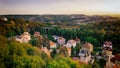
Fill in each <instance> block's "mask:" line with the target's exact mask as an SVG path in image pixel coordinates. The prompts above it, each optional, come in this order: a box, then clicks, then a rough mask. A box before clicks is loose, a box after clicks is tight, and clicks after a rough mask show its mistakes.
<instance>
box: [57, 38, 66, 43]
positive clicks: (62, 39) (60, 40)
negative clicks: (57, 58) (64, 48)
mask: <svg viewBox="0 0 120 68" xmlns="http://www.w3.org/2000/svg"><path fill="white" fill-rule="evenodd" d="M57 43H58V44H60V45H62V44H65V38H63V37H58V39H57Z"/></svg>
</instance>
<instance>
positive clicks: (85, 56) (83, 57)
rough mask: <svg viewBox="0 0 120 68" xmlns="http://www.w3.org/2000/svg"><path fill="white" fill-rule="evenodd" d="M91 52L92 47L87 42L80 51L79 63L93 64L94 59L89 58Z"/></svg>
mask: <svg viewBox="0 0 120 68" xmlns="http://www.w3.org/2000/svg"><path fill="white" fill-rule="evenodd" d="M92 51H93V45H92V44H91V43H89V42H86V43H85V44H84V45H83V46H82V48H81V49H80V52H79V56H80V61H81V62H84V63H88V62H89V63H91V64H92V63H93V62H94V59H93V58H91V52H92Z"/></svg>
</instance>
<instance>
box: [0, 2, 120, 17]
mask: <svg viewBox="0 0 120 68" xmlns="http://www.w3.org/2000/svg"><path fill="white" fill-rule="evenodd" d="M0 14H1V15H2V14H89V15H93V14H100V15H101V14H103V15H104V14H120V0H0Z"/></svg>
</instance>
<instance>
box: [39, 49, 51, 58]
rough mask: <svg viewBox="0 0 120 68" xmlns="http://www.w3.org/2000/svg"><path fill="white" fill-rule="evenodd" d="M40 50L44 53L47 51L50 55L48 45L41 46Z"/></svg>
mask: <svg viewBox="0 0 120 68" xmlns="http://www.w3.org/2000/svg"><path fill="white" fill-rule="evenodd" d="M40 50H41V51H42V52H44V53H46V54H47V55H48V56H49V57H50V50H49V49H47V47H41V48H40Z"/></svg>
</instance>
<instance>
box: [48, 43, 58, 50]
mask: <svg viewBox="0 0 120 68" xmlns="http://www.w3.org/2000/svg"><path fill="white" fill-rule="evenodd" d="M49 45H50V51H51V52H52V49H53V48H57V46H56V43H54V42H53V41H50V42H49Z"/></svg>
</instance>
